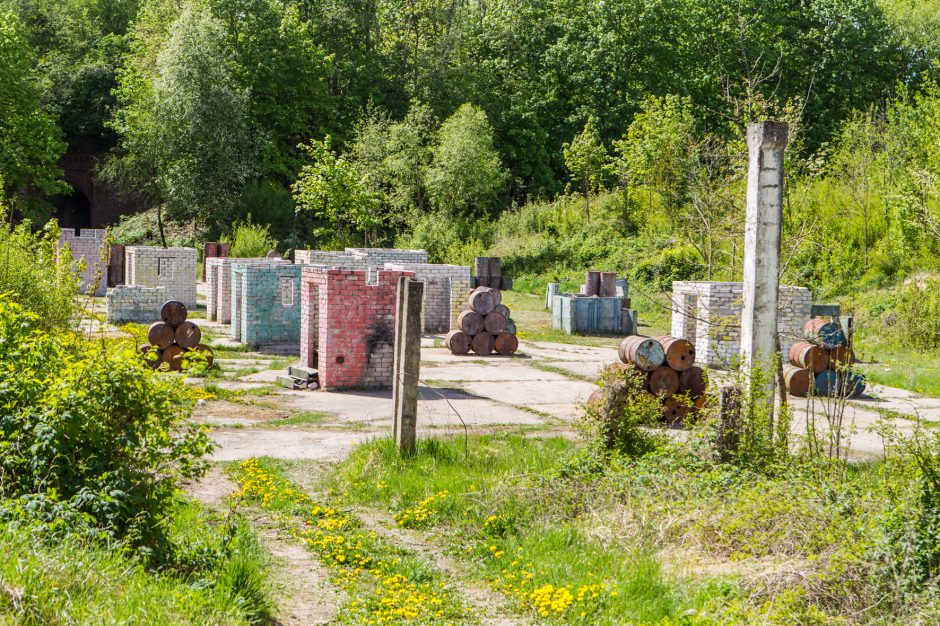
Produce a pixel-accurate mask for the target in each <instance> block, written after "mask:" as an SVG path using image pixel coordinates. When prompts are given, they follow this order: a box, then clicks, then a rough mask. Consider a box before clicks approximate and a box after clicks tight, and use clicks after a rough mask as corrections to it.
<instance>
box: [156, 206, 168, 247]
mask: <svg viewBox="0 0 940 626" xmlns="http://www.w3.org/2000/svg"><path fill="white" fill-rule="evenodd" d="M157 228H158V229H159V230H160V244H161V245H162V246H163V247H164V248H166V247H167V245H166V233H164V232H163V205H162V204H158V205H157Z"/></svg>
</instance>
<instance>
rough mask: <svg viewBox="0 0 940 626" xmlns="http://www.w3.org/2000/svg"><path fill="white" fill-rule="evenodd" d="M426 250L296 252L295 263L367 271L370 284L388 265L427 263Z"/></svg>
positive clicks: (357, 249) (382, 249)
mask: <svg viewBox="0 0 940 626" xmlns="http://www.w3.org/2000/svg"><path fill="white" fill-rule="evenodd" d="M427 262H428V253H427V252H425V251H424V250H398V249H396V248H346V249H345V250H344V251H342V252H339V251H332V250H295V251H294V263H297V264H300V265H322V266H325V267H338V268H341V269H347V270H365V271H366V273H367V275H368V276H367V278H368V281H369V282H370V283H374V282H375V280H376V273H377V272H378V270H380V269H382V268H384V267H385V264H386V263H427Z"/></svg>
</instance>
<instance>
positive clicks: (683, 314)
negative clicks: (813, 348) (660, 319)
mask: <svg viewBox="0 0 940 626" xmlns="http://www.w3.org/2000/svg"><path fill="white" fill-rule="evenodd" d="M743 295H744V288H743V285H742V283H731V282H687V281H676V282H674V283H672V299H673V305H672V335H673V336H675V337H680V338H682V339H687V340H689V341H691V342H692V343H694V344H695V353H696V360H697V361H698V362H699V363H703V364H706V365H709V366H713V367H725V368H727V367H729V366H730V365H731V364H732V362H733V361H734V360H735V359H736V358H737V357H738V355H739V352H740V350H741V310H742V309H743V306H744V304H743ZM812 305H813V295H812V293H810V291H809V289H807V288H805V287H794V286H785V285H784V286H781V287H780V301H779V306H778V311H777V332H778V333H779V334H780V348H781V354H782V356H783V357H784V358H786V354H787V351H788V350H789V349H790V346H791V345H793V344H794V343H795V342H797V341H799V340H800V339H801V338H802V336H803V324H804V323H805V322H806V320H808V319H809V318H810V317H811V308H812Z"/></svg>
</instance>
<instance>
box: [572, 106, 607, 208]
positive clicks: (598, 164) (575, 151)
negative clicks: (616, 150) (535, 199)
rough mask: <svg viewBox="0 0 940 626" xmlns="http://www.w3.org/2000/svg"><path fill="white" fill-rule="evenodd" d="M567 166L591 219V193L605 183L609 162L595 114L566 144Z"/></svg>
mask: <svg viewBox="0 0 940 626" xmlns="http://www.w3.org/2000/svg"><path fill="white" fill-rule="evenodd" d="M564 155H565V167H567V168H568V171H569V172H570V173H571V178H572V180H573V181H574V182H575V184H576V187H577V188H578V189H579V190H580V191H581V195H583V196H584V215H585V218H586V219H587V220H588V221H590V219H591V195H592V194H594V193H596V192H597V190H598V188H599V187H600V186H601V185H602V183H603V177H604V166H605V165H606V164H607V160H608V155H607V148H605V147H604V142H603V141H602V140H601V135H600V133H599V132H598V131H597V124H596V122H595V121H594V116H593V115H592V116H590V117H588V119H587V122H585V123H584V128H583V129H582V130H581V132H580V133H578V134H577V135H575V137H574V139H572V140H571V143H566V144H565V145H564Z"/></svg>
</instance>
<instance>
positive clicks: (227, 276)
mask: <svg viewBox="0 0 940 626" xmlns="http://www.w3.org/2000/svg"><path fill="white" fill-rule="evenodd" d="M234 263H243V264H244V263H252V264H257V263H260V264H268V265H276V264H288V263H289V262H288V261H285V260H284V259H266V258H265V259H262V258H245V259H235V258H228V257H207V258H206V259H205V267H206V284H207V285H208V288H209V293H208V295H207V296H206V319H208V320H213V321H217V322H219V323H220V324H231V323H232V264H234Z"/></svg>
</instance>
